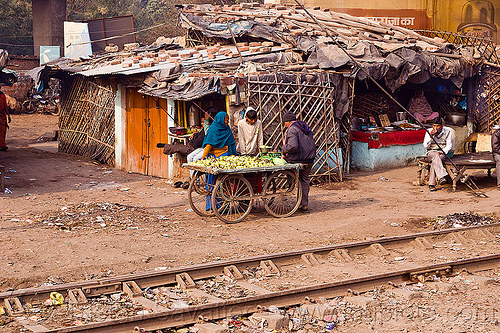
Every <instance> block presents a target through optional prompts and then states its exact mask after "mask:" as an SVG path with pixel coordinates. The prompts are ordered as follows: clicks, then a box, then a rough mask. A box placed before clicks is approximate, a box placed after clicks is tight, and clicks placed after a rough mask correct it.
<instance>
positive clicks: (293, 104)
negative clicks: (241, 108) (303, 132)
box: [248, 73, 350, 181]
mask: <svg viewBox="0 0 500 333" xmlns="http://www.w3.org/2000/svg"><path fill="white" fill-rule="evenodd" d="M331 75H336V74H328V73H314V74H304V73H287V74H284V73H275V74H262V75H259V76H257V75H250V76H249V77H248V89H249V105H250V106H253V107H255V108H256V109H257V112H258V113H259V117H260V119H261V120H262V127H263V132H264V142H265V144H266V145H268V146H271V147H272V149H273V150H278V149H280V148H281V146H282V142H283V135H284V133H285V127H284V124H283V115H284V114H285V113H286V112H287V111H293V112H294V113H295V114H296V115H297V118H298V119H301V120H303V121H304V122H306V123H307V124H308V125H309V126H310V128H311V129H312V131H313V134H314V139H315V141H316V146H317V147H318V148H317V154H316V160H315V161H314V164H313V171H312V172H311V177H312V179H313V180H328V181H342V172H343V169H342V161H344V160H345V159H343V158H342V157H341V156H340V150H339V148H342V149H341V150H342V152H345V151H346V152H347V154H348V152H349V150H348V149H349V147H341V142H342V141H341V140H340V137H341V135H340V128H341V126H340V123H339V121H338V119H336V117H335V115H336V109H335V106H336V103H335V97H336V93H337V91H336V90H337V85H338V82H337V81H338V80H333V79H331V78H332V77H331ZM336 84H337V85H336ZM339 86H340V87H341V88H342V87H343V85H339ZM342 89H343V88H342ZM343 118H347V119H349V118H350V117H349V116H346V117H343ZM346 126H347V127H348V128H350V127H349V126H348V124H347V125H346ZM344 127H345V126H344ZM349 133H350V132H349ZM347 141H349V140H347Z"/></svg>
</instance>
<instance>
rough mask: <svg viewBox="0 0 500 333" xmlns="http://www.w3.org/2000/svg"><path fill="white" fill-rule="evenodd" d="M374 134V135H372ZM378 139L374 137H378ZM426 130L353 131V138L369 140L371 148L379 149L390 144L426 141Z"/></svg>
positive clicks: (399, 144) (400, 144)
mask: <svg viewBox="0 0 500 333" xmlns="http://www.w3.org/2000/svg"><path fill="white" fill-rule="evenodd" d="M372 134H374V135H372ZM377 136H378V139H377V140H373V139H372V138H374V137H377ZM424 136H425V130H424V129H421V130H416V131H395V132H387V133H367V132H361V131H352V132H351V139H352V140H355V141H360V142H367V143H368V148H369V149H377V148H381V147H390V146H405V145H413V144H416V143H422V142H423V141H424Z"/></svg>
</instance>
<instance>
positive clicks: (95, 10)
mask: <svg viewBox="0 0 500 333" xmlns="http://www.w3.org/2000/svg"><path fill="white" fill-rule="evenodd" d="M206 2H207V1H203V0H67V8H66V10H67V20H68V21H82V20H92V19H98V18H105V17H113V16H122V15H134V24H135V30H136V31H141V30H143V29H147V28H149V27H153V26H156V25H160V24H164V25H162V26H160V27H158V28H155V29H150V30H146V31H143V32H140V33H138V34H137V41H138V42H140V43H142V44H150V43H152V42H154V41H155V40H156V38H158V37H159V36H165V37H174V36H179V35H182V34H183V33H184V31H183V29H182V28H180V27H179V26H177V16H178V12H177V8H176V7H175V5H178V4H186V3H206ZM212 2H213V3H214V4H231V3H234V0H213V1H212ZM0 8H1V9H0V43H4V44H0V48H3V49H6V50H7V51H9V53H10V54H33V46H32V45H33V20H32V17H31V0H2V5H1V6H0ZM6 44H14V45H31V46H8V45H6Z"/></svg>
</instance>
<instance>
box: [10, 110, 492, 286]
mask: <svg viewBox="0 0 500 333" xmlns="http://www.w3.org/2000/svg"><path fill="white" fill-rule="evenodd" d="M56 128H57V117H54V116H49V115H39V114H34V115H24V114H23V115H13V116H12V123H11V128H10V130H9V131H8V134H7V143H8V146H9V149H8V150H7V151H4V152H0V164H2V165H4V166H5V167H6V173H5V176H6V179H5V183H6V187H7V188H8V189H9V190H10V191H11V192H12V193H11V194H0V244H1V246H0V290H1V291H5V290H9V289H18V288H23V287H32V286H38V285H41V284H43V283H56V282H63V281H66V282H68V281H74V280H81V279H91V278H97V277H103V276H109V275H117V274H123V273H130V272H138V271H148V270H155V269H162V268H164V267H176V266H181V265H189V264H197V263H202V262H206V261H213V260H221V259H231V258H236V257H245V256H253V255H259V254H265V253H271V252H279V251H288V250H292V249H304V248H308V247H315V246H321V245H327V244H336V243H343V242H349V241H356V240H364V239H371V238H375V237H381V236H392V235H401V234H406V233H412V232H417V231H423V230H428V229H426V225H425V224H424V223H422V222H421V221H423V220H426V219H429V218H433V217H436V216H438V215H447V214H451V213H456V212H462V211H474V212H476V213H479V214H487V215H488V214H493V215H495V214H496V213H497V212H498V211H499V207H500V191H498V190H496V186H495V180H494V178H488V177H486V174H485V173H482V172H478V173H476V174H475V175H476V176H477V184H478V185H479V187H480V188H481V189H482V190H483V192H484V193H486V194H487V195H488V198H479V197H476V196H475V195H473V194H472V192H471V191H469V190H468V189H467V188H466V187H465V186H464V185H461V184H460V185H459V187H458V191H457V192H452V191H451V187H450V185H445V186H444V188H442V189H440V190H438V191H437V192H432V193H430V192H429V190H428V189H427V188H426V187H419V186H414V185H413V184H412V183H413V181H414V180H415V179H416V171H417V168H416V166H409V167H404V168H399V169H393V170H386V171H383V172H353V173H351V175H349V176H348V177H347V178H346V179H345V181H344V182H341V183H334V184H331V185H324V186H320V187H318V186H315V187H313V188H312V189H311V193H310V209H311V211H310V213H307V214H305V213H297V214H295V215H294V216H292V217H290V218H286V219H275V218H272V217H269V216H268V215H266V213H265V211H264V210H263V207H262V205H261V206H260V207H257V208H256V209H254V212H253V213H252V214H251V215H250V216H249V217H247V219H246V220H244V221H243V222H241V223H239V224H233V225H226V224H224V223H221V222H220V221H219V220H217V219H214V218H201V217H199V216H197V215H195V213H193V212H192V211H190V209H189V204H188V202H187V192H186V190H183V189H175V188H173V187H172V181H169V180H165V179H160V178H154V177H148V176H143V175H138V174H133V173H127V172H124V171H121V170H117V169H112V168H109V167H107V166H103V165H99V164H96V163H94V162H93V161H91V160H88V159H86V158H83V157H79V156H72V155H66V154H60V153H50V152H46V151H42V150H39V149H36V148H30V147H28V145H30V144H32V143H36V142H39V141H43V140H45V139H46V138H47V137H49V136H50V133H51V132H52V131H54V130H55V129H56Z"/></svg>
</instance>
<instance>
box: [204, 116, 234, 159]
mask: <svg viewBox="0 0 500 333" xmlns="http://www.w3.org/2000/svg"><path fill="white" fill-rule="evenodd" d="M228 124H229V117H228V115H227V113H225V112H219V113H217V115H216V116H215V119H214V121H213V123H212V125H210V127H209V128H208V131H207V133H206V134H205V139H204V140H203V148H204V151H203V157H202V158H203V159H205V158H207V157H214V158H218V157H221V156H229V155H236V141H235V140H234V136H233V132H231V128H230V127H229V125H228Z"/></svg>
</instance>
